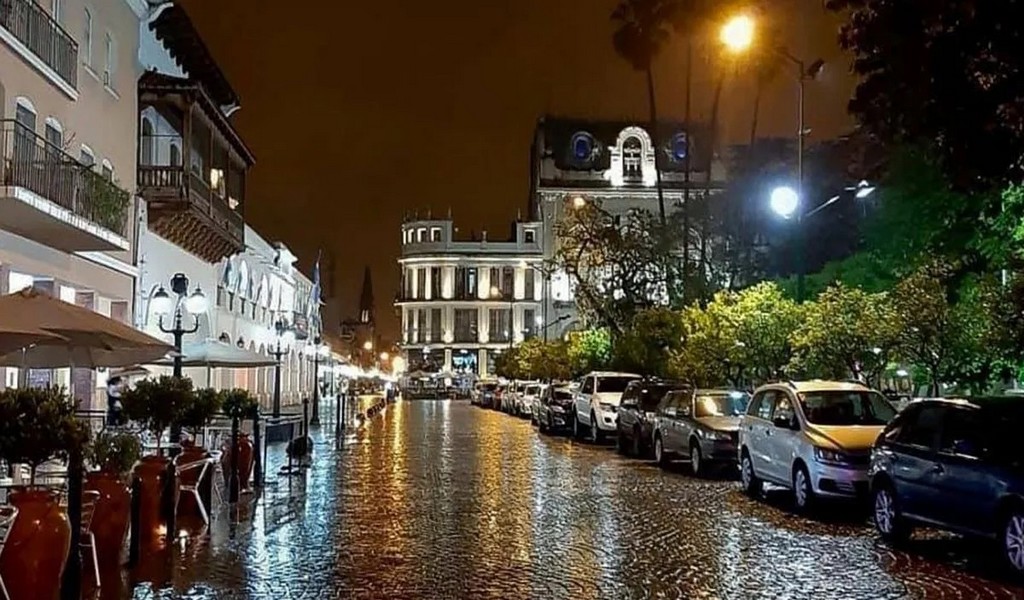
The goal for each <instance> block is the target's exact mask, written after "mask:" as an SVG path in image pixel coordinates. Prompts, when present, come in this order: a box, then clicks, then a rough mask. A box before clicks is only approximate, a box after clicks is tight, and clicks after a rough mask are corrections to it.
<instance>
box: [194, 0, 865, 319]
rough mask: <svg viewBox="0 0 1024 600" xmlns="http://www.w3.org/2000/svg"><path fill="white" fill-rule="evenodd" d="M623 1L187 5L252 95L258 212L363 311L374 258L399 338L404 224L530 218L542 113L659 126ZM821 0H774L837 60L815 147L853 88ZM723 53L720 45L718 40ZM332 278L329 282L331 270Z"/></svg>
mask: <svg viewBox="0 0 1024 600" xmlns="http://www.w3.org/2000/svg"><path fill="white" fill-rule="evenodd" d="M615 3H616V2H615V0H440V1H437V2H423V1H422V0H375V1H372V2H365V3H364V2H327V1H326V0H319V1H317V2H284V3H282V2H269V1H268V0H186V1H184V2H183V4H184V5H185V6H186V8H187V9H188V10H189V13H190V14H191V15H192V17H193V20H194V21H195V23H196V26H197V28H198V29H199V30H200V33H201V34H202V35H203V37H204V39H205V40H206V42H207V45H208V46H209V47H210V49H211V51H212V52H213V54H214V57H215V58H216V59H217V60H218V61H219V63H220V64H221V66H222V67H223V69H224V71H225V73H226V74H227V76H228V78H229V79H230V80H231V82H232V85H233V86H234V87H235V90H236V91H237V92H238V93H239V95H240V96H241V98H242V103H241V104H242V109H241V110H240V111H238V113H236V114H235V115H234V116H233V117H232V118H233V121H234V123H235V125H236V126H237V128H238V129H239V130H240V132H241V134H242V136H243V137H244V138H245V139H246V141H247V142H248V144H249V146H250V147H251V148H252V149H253V152H254V153H255V154H256V159H257V163H256V166H255V167H254V168H253V170H252V174H251V177H250V180H249V183H248V197H247V201H248V205H247V208H246V217H247V220H248V221H249V222H250V223H251V224H252V225H253V226H254V227H255V228H256V229H257V230H258V231H259V232H260V233H261V234H263V235H264V236H265V237H267V238H269V239H272V240H276V239H280V240H282V241H284V242H285V243H286V244H287V245H288V246H289V247H290V248H291V249H292V250H293V251H294V252H295V253H296V254H297V255H298V256H299V257H300V265H301V266H302V268H303V270H305V271H306V272H307V273H309V272H310V267H311V264H312V262H313V260H314V259H315V257H316V254H317V250H318V249H319V248H324V249H325V250H326V249H330V250H332V251H333V252H334V255H335V257H336V263H337V269H336V290H335V291H336V295H337V296H338V298H339V299H340V302H341V305H342V309H343V311H344V313H345V314H346V315H354V314H355V310H356V309H355V305H356V303H357V301H358V294H359V285H360V282H361V280H362V273H363V267H364V265H369V266H370V268H371V269H372V273H373V278H374V290H375V293H376V304H377V306H376V310H377V315H378V322H379V323H380V325H381V330H382V332H383V334H384V335H385V337H392V338H393V337H394V336H396V335H397V322H396V319H395V316H394V314H395V313H394V309H393V308H392V305H391V302H392V298H393V296H394V292H395V289H396V287H397V268H396V266H395V259H396V257H397V255H398V249H399V229H398V226H399V223H400V222H401V219H402V217H403V215H404V214H405V213H406V212H407V211H412V210H420V211H426V210H427V209H431V210H433V213H434V214H435V215H443V214H445V213H446V211H447V210H448V209H449V207H450V208H451V209H452V212H453V215H454V217H455V220H456V223H457V224H458V225H459V226H460V227H461V228H462V229H463V231H468V230H470V229H473V230H477V231H479V230H480V229H488V230H490V231H492V232H495V235H497V234H498V233H500V234H502V235H504V234H505V232H507V230H508V223H509V222H510V221H511V220H512V219H514V218H515V217H516V214H517V211H519V210H522V211H523V213H524V214H525V213H526V206H527V201H528V166H529V143H530V140H531V136H532V134H533V128H534V125H535V122H536V119H537V118H538V117H539V116H540V115H542V114H544V113H550V114H561V115H572V116H584V117H590V118H616V117H632V118H637V119H646V106H647V105H646V96H645V93H646V92H645V89H644V85H643V78H642V76H641V75H640V74H638V73H635V72H633V71H631V70H630V68H629V66H628V65H627V64H626V63H625V62H624V61H623V60H621V59H620V58H619V57H618V56H617V55H616V54H615V52H614V50H613V49H612V45H611V34H612V31H613V25H612V22H611V21H610V20H609V15H610V14H611V11H612V8H613V7H614V6H615ZM821 5H822V2H821V0H785V1H779V2H776V7H775V9H774V15H775V17H776V18H778V22H779V25H780V26H781V27H782V28H783V30H784V32H785V34H786V39H787V44H788V46H789V48H790V50H791V51H792V52H793V53H794V54H796V55H797V56H800V57H803V58H804V59H805V60H806V61H807V62H810V61H812V60H814V59H815V58H819V57H820V58H823V59H825V60H826V62H827V67H826V70H825V72H824V73H823V75H822V77H821V79H820V80H819V81H817V82H815V83H812V84H809V87H808V93H807V122H808V125H809V126H810V127H811V128H812V133H811V137H810V141H811V142H812V143H813V141H814V140H816V139H821V138H823V137H830V136H835V135H837V134H839V133H843V132H844V131H846V130H848V129H849V128H850V120H849V118H848V117H847V115H846V109H845V107H846V100H847V98H848V97H849V96H850V92H851V89H852V85H853V80H852V79H851V77H850V76H849V75H848V63H849V60H848V57H847V56H845V55H843V54H842V53H841V51H840V50H839V48H838V46H837V44H836V42H835V34H836V30H837V19H836V17H835V16H834V15H830V14H827V13H826V12H825V11H824V9H823V8H822V6H821ZM714 51H715V52H717V49H715V50H714ZM683 56H684V55H683V52H682V46H681V44H678V43H676V44H675V45H673V46H671V47H669V48H668V49H667V51H666V52H665V53H664V55H663V56H662V57H661V58H660V59H659V60H658V62H657V65H656V69H655V82H656V85H657V89H658V103H659V112H661V113H662V115H663V116H666V117H677V118H681V115H682V109H683V98H684V96H683V93H684V72H683V64H684V63H683ZM711 56H712V51H711V50H708V51H706V52H704V53H702V54H701V59H700V60H698V61H695V62H697V63H699V65H698V66H699V70H697V71H696V72H695V75H694V104H693V106H694V108H693V111H694V115H695V116H699V115H701V114H703V115H707V114H708V113H709V112H710V103H711V88H712V87H713V81H714V79H713V77H714V74H715V73H716V72H717V68H718V67H717V66H708V64H707V63H706V62H705V61H706V60H707V59H708V57H711ZM753 89H754V86H753V84H752V78H751V77H749V76H744V75H742V74H737V75H733V76H730V77H729V78H728V79H727V82H726V86H725V88H724V92H723V100H722V102H723V104H722V112H721V119H722V125H721V126H722V133H723V136H724V138H723V139H724V140H725V141H726V142H742V141H746V139H747V138H748V137H749V131H750V122H751V113H752V98H753V97H754V94H753ZM795 102H796V84H795V81H794V79H793V77H792V76H791V75H790V74H789V72H788V71H787V72H785V73H783V74H782V75H780V77H778V78H777V79H776V80H775V81H774V82H773V84H772V85H771V87H770V89H769V90H768V91H767V92H766V94H765V97H764V99H763V100H762V113H761V115H762V116H761V119H760V121H761V125H760V126H759V131H760V132H761V135H765V136H769V135H774V136H782V135H786V136H790V135H795V130H796V108H795ZM325 278H326V275H325Z"/></svg>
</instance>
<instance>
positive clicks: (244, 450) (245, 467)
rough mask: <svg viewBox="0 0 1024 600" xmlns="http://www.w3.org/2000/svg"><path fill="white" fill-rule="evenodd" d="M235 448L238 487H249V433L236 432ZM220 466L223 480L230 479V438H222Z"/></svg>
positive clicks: (251, 449)
mask: <svg viewBox="0 0 1024 600" xmlns="http://www.w3.org/2000/svg"><path fill="white" fill-rule="evenodd" d="M235 450H236V451H237V452H238V479H239V483H240V489H243V490H247V489H249V480H250V479H251V478H252V467H253V460H252V458H253V454H252V453H253V446H252V440H250V439H249V434H247V433H241V432H239V433H238V442H237V443H236V444H235ZM220 461H221V468H222V469H224V480H225V481H230V479H231V438H230V437H228V439H226V440H224V445H222V446H221V457H220Z"/></svg>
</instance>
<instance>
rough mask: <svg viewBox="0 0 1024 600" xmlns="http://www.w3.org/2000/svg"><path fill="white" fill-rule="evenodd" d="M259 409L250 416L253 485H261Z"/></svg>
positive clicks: (261, 462) (261, 456) (261, 461)
mask: <svg viewBox="0 0 1024 600" xmlns="http://www.w3.org/2000/svg"><path fill="white" fill-rule="evenodd" d="M260 443H261V440H260V409H259V408H257V409H256V411H255V413H253V416H252V446H253V448H252V461H253V465H252V477H253V479H254V480H255V482H254V485H256V486H257V487H263V454H262V453H261V452H260Z"/></svg>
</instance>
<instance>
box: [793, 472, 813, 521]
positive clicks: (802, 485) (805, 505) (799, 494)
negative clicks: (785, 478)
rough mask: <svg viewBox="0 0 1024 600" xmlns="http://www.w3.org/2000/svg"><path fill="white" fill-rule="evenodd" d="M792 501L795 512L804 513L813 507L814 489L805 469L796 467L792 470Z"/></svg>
mask: <svg viewBox="0 0 1024 600" xmlns="http://www.w3.org/2000/svg"><path fill="white" fill-rule="evenodd" d="M793 501H794V502H795V503H796V508H797V510H799V511H801V512H806V511H808V510H810V509H811V507H812V506H814V488H813V487H811V477H810V475H808V474H807V467H805V466H803V465H798V466H797V468H796V469H794V470H793Z"/></svg>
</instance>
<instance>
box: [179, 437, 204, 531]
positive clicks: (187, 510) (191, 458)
mask: <svg viewBox="0 0 1024 600" xmlns="http://www.w3.org/2000/svg"><path fill="white" fill-rule="evenodd" d="M209 457H210V453H209V452H207V451H206V449H205V448H203V447H202V446H196V445H195V444H194V443H188V444H184V443H183V444H182V449H181V454H179V455H178V457H177V459H176V460H177V464H178V465H179V466H183V465H187V464H189V463H191V462H195V461H197V460H203V459H204V458H209ZM202 470H203V468H202V467H198V468H194V469H188V470H187V471H184V472H182V473H181V475H180V476H179V478H178V485H179V486H185V485H195V484H196V483H197V482H198V484H199V494H200V495H201V496H202V497H203V498H204V502H205V503H206V508H207V510H209V508H210V492H211V491H212V489H213V488H212V487H210V486H211V484H212V482H213V469H211V468H207V469H206V474H205V475H204V476H203V480H202V481H198V480H199V473H200V472H202ZM178 515H179V516H182V515H190V516H194V517H201V513H200V512H199V507H198V506H196V499H195V497H194V496H192V494H184V495H182V496H181V499H180V500H179V502H178Z"/></svg>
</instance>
